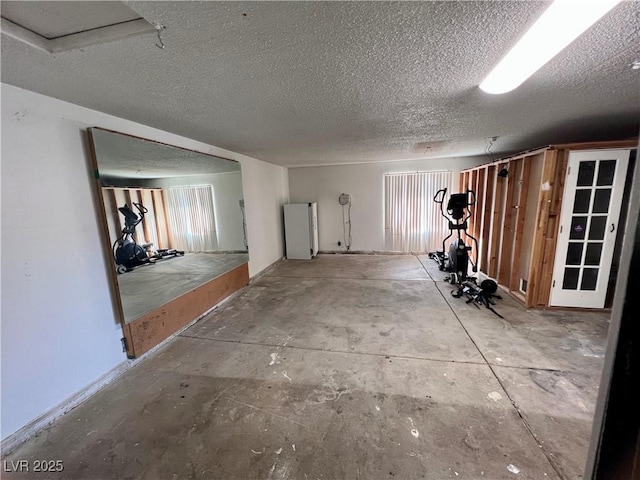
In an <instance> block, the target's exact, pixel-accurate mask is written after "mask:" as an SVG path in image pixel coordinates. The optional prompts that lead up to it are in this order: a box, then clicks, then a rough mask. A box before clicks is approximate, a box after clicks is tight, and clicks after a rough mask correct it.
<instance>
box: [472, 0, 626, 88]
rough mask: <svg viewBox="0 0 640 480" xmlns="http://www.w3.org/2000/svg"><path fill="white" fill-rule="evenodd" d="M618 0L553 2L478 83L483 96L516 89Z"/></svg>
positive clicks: (559, 0) (618, 0)
mask: <svg viewBox="0 0 640 480" xmlns="http://www.w3.org/2000/svg"><path fill="white" fill-rule="evenodd" d="M620 1H621V0H600V1H598V0H588V1H578V0H555V1H554V2H553V3H552V4H551V6H550V7H549V8H548V9H547V10H546V11H545V12H544V13H543V14H542V15H541V16H540V18H539V19H538V20H537V21H536V23H534V24H533V26H532V27H531V28H530V29H529V31H528V32H527V33H525V34H524V36H523V37H522V38H521V39H520V41H519V42H518V43H516V45H515V46H514V47H513V48H512V49H511V51H510V52H509V53H507V55H506V56H505V57H504V58H503V59H502V60H501V61H500V63H499V64H498V65H497V66H496V67H495V68H494V69H493V70H492V72H491V73H490V74H489V75H488V76H487V78H485V79H484V81H483V82H482V83H481V84H480V88H481V89H482V90H484V91H485V92H487V93H506V92H510V91H511V90H513V89H514V88H516V87H518V86H520V85H521V84H522V82H524V81H525V80H526V79H527V78H529V77H530V76H531V75H533V74H534V73H535V72H536V70H538V69H539V68H540V67H542V66H543V65H544V64H545V63H547V62H548V61H549V60H551V59H552V58H553V57H555V56H556V55H557V54H558V53H559V52H560V51H561V50H562V49H563V48H565V47H566V46H567V45H569V44H570V43H571V42H573V41H574V40H575V39H576V38H578V37H579V36H580V35H581V34H582V33H583V32H584V31H585V30H587V29H588V28H589V27H590V26H591V25H593V24H594V23H596V22H597V21H598V20H599V19H600V18H601V17H603V16H604V15H605V14H606V13H607V12H608V11H609V10H611V9H612V8H613V7H615V6H616V5H617V4H618V3H619V2H620Z"/></svg>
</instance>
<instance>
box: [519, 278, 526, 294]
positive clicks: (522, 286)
mask: <svg viewBox="0 0 640 480" xmlns="http://www.w3.org/2000/svg"><path fill="white" fill-rule="evenodd" d="M527 283H528V282H527V281H526V280H525V279H524V278H521V279H520V291H521V292H522V293H527Z"/></svg>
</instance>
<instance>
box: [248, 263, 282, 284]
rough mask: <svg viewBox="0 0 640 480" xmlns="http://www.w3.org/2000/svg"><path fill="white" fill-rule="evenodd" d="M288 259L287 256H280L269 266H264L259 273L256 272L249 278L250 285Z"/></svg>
mask: <svg viewBox="0 0 640 480" xmlns="http://www.w3.org/2000/svg"><path fill="white" fill-rule="evenodd" d="M285 260H286V257H280V258H279V259H278V260H276V261H275V262H273V263H272V264H271V265H269V266H268V267H265V268H263V269H262V270H260V271H259V272H258V273H256V274H255V275H254V276H253V277H251V278H250V279H249V285H251V284H253V283H254V282H257V281H258V280H260V279H261V278H262V277H264V276H266V275H269V273H271V272H272V271H273V270H275V268H276V267H277V266H278V265H280V264H281V263H282V262H284V261H285Z"/></svg>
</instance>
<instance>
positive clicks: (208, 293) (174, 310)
mask: <svg viewBox="0 0 640 480" xmlns="http://www.w3.org/2000/svg"><path fill="white" fill-rule="evenodd" d="M247 283H249V269H248V264H247V263H245V264H243V265H240V266H239V267H236V268H234V269H233V270H231V271H230V272H227V273H225V274H223V275H220V276H219V277H217V278H214V279H213V280H211V281H209V282H207V283H205V284H203V285H200V286H199V287H197V288H195V289H193V290H191V291H190V292H188V293H185V294H184V295H182V296H180V297H178V298H176V299H175V300H173V301H171V302H169V303H167V304H165V305H162V306H161V307H158V308H156V309H155V310H152V311H151V312H149V313H147V314H145V315H142V316H141V317H138V318H136V319H135V320H133V321H131V322H129V323H128V324H126V326H125V328H124V332H125V337H126V338H127V347H128V351H127V353H128V355H129V356H131V357H139V356H140V355H142V354H143V353H145V352H148V351H149V350H150V349H152V348H153V347H155V346H156V345H158V344H159V343H160V342H162V341H164V340H165V339H166V338H168V337H170V336H171V335H173V334H174V333H176V332H177V331H178V330H180V329H181V328H183V327H185V326H186V325H188V324H189V323H190V322H192V321H193V320H195V319H196V318H198V317H199V316H200V315H202V314H203V313H205V312H206V311H208V310H210V309H211V308H212V307H214V306H215V305H216V304H218V303H220V301H222V300H224V299H225V298H227V297H228V296H229V295H231V294H232V293H234V292H236V291H237V290H240V289H241V288H242V287H244V286H245V285H246V284H247Z"/></svg>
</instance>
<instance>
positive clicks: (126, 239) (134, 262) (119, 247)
mask: <svg viewBox="0 0 640 480" xmlns="http://www.w3.org/2000/svg"><path fill="white" fill-rule="evenodd" d="M133 206H134V207H136V210H138V214H136V213H135V212H134V211H133V210H132V209H131V207H129V205H128V204H125V205H124V206H123V207H120V208H118V211H119V212H120V213H121V214H122V215H123V216H124V228H123V229H122V235H121V236H120V237H119V238H118V239H117V240H116V241H115V242H114V243H113V256H114V258H115V262H116V272H118V273H126V272H130V271H131V270H133V269H134V268H136V267H139V266H140V265H145V264H153V263H155V262H156V260H160V259H163V258H167V257H176V256H178V255H184V252H183V251H182V250H175V249H173V248H171V249H169V248H162V249H160V250H156V251H155V252H154V251H153V249H152V246H153V243H143V244H142V245H140V244H138V243H137V242H136V239H135V237H134V234H135V233H136V227H137V226H138V225H139V224H140V222H142V220H143V219H144V215H145V213H147V212H148V211H149V210H148V209H147V208H145V207H144V206H143V205H142V204H141V203H136V202H133ZM149 252H151V255H149Z"/></svg>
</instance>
